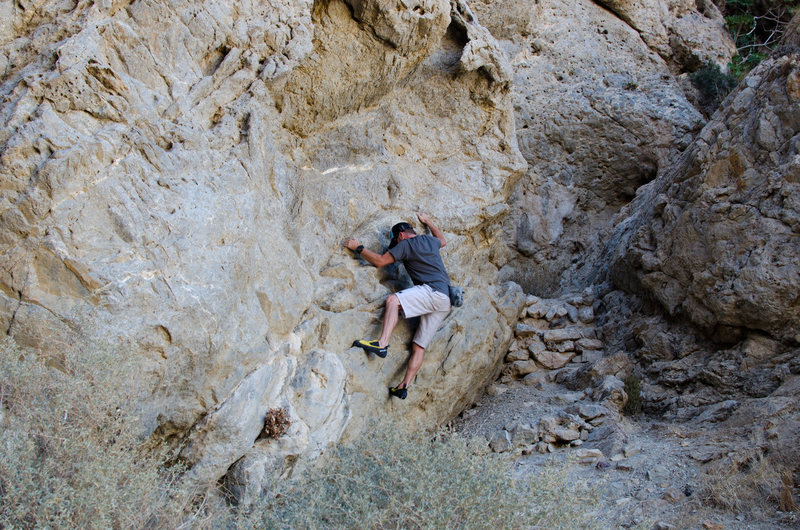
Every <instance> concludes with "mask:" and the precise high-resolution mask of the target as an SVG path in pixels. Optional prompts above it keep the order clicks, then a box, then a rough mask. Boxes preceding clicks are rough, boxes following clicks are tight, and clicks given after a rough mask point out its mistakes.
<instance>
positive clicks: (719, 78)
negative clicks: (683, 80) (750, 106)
mask: <svg viewBox="0 0 800 530" xmlns="http://www.w3.org/2000/svg"><path fill="white" fill-rule="evenodd" d="M689 79H690V80H691V82H692V84H693V85H694V86H695V88H696V89H697V91H698V93H699V95H700V109H701V110H702V111H703V112H704V113H705V114H706V115H707V116H708V115H711V114H712V113H713V112H714V110H716V108H717V107H719V104H720V103H722V100H724V99H725V96H727V95H728V94H729V93H730V91H731V90H733V89H734V88H736V85H737V83H738V81H737V79H736V78H735V77H734V76H733V75H730V74H724V73H723V72H722V71H721V70H720V68H719V66H717V65H716V64H714V63H707V64H706V65H705V67H703V68H701V69H700V70H698V71H696V72H693V73H691V74H689Z"/></svg>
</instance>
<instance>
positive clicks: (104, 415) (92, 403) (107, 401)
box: [0, 338, 191, 528]
mask: <svg viewBox="0 0 800 530" xmlns="http://www.w3.org/2000/svg"><path fill="white" fill-rule="evenodd" d="M0 354H1V355H2V369H0V444H2V451H3V458H2V459H1V460H0V528H17V527H25V528H28V527H50V528H75V527H81V528H141V527H143V526H148V525H151V526H158V527H162V526H173V527H174V526H177V524H176V522H179V521H181V520H182V518H183V512H184V509H185V508H186V506H187V504H188V503H189V500H190V499H191V496H190V495H189V494H188V492H185V491H183V490H182V489H181V488H180V485H179V483H178V481H177V476H178V475H177V471H179V470H176V469H173V470H168V469H165V468H164V467H163V466H162V465H161V462H162V461H163V459H164V457H165V452H164V451H163V450H159V449H158V448H146V447H144V444H143V442H142V440H141V439H140V437H139V436H138V435H137V431H136V425H137V422H136V418H135V416H134V414H133V411H132V410H131V409H132V403H133V400H132V396H131V393H130V390H128V389H130V388H133V386H134V385H131V384H130V378H131V374H132V373H135V372H132V371H130V370H126V367H125V363H120V361H119V359H118V358H117V357H116V356H114V355H113V354H111V353H109V351H108V350H103V349H98V350H95V351H91V352H85V351H73V352H65V353H64V354H63V356H62V357H61V358H60V359H50V360H47V361H46V360H44V359H42V358H40V357H39V356H38V355H37V354H35V353H34V352H32V351H26V350H23V349H21V348H19V347H17V346H16V345H15V344H14V343H13V341H12V340H11V339H9V338H5V339H3V341H2V343H0Z"/></svg>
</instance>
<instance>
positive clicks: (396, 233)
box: [344, 213, 450, 399]
mask: <svg viewBox="0 0 800 530" xmlns="http://www.w3.org/2000/svg"><path fill="white" fill-rule="evenodd" d="M417 217H418V218H419V220H420V222H422V223H423V224H424V225H426V226H427V227H428V229H429V230H430V231H431V234H433V235H432V236H430V235H427V234H422V235H417V233H416V232H415V231H414V228H413V227H412V226H411V225H410V224H408V223H397V224H396V225H394V226H393V227H392V241H391V243H389V250H388V251H387V252H385V253H384V254H378V253H376V252H372V251H371V250H368V249H365V248H364V245H362V244H360V243H359V242H358V240H357V239H354V238H351V239H348V240H347V241H345V242H344V246H345V247H347V248H349V249H350V250H352V251H354V252H355V253H356V254H360V255H361V256H362V257H363V258H364V259H366V260H367V261H368V262H370V263H371V264H372V265H374V266H376V267H383V266H385V265H389V264H391V263H394V262H396V261H397V262H402V263H403V265H404V266H405V268H406V271H407V272H408V275H409V276H411V280H412V281H413V282H414V287H409V288H408V289H403V290H402V291H400V292H398V293H395V294H392V295H389V297H388V298H386V313H385V314H384V316H383V328H382V330H381V336H380V338H378V339H377V340H357V341H355V342H354V343H353V346H358V347H360V348H363V349H364V350H365V351H367V352H370V353H374V354H375V355H377V356H378V357H386V354H387V352H388V348H389V338H390V337H391V335H392V331H393V330H394V327H395V325H397V321H398V316H399V313H400V310H402V311H403V315H404V316H405V318H413V317H416V316H418V317H420V322H419V327H418V328H417V331H416V333H415V334H414V339H413V343H412V345H411V357H410V358H409V360H408V367H407V368H406V376H405V377H404V378H403V380H402V381H401V382H400V384H398V385H397V386H395V387H391V388H389V394H391V395H392V396H395V397H398V398H400V399H405V398H406V395H407V394H408V385H409V384H410V383H411V381H412V380H413V379H414V376H416V375H417V372H418V371H419V368H420V366H422V359H423V357H424V356H425V348H427V347H428V344H429V343H430V341H431V339H433V335H434V334H435V333H436V329H437V328H438V327H439V324H441V323H442V321H443V320H444V318H445V317H446V316H447V315H448V313H450V296H449V294H448V292H449V286H450V277H449V276H448V275H447V271H446V270H445V268H444V263H443V262H442V257H441V255H440V254H439V249H440V248H442V247H443V246H445V244H446V242H445V240H444V234H442V231H441V230H439V229H438V228H437V227H436V225H434V224H433V221H431V218H430V216H428V215H427V214H424V213H417Z"/></svg>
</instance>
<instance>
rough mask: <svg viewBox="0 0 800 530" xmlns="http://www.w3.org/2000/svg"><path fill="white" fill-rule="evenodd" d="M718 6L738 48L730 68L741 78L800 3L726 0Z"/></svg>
mask: <svg viewBox="0 0 800 530" xmlns="http://www.w3.org/2000/svg"><path fill="white" fill-rule="evenodd" d="M721 7H722V10H723V13H724V14H725V24H726V26H727V28H728V31H729V32H730V34H731V36H732V37H733V40H734V42H735V43H736V50H737V55H736V56H735V57H734V58H733V61H732V62H731V63H730V64H729V71H730V73H731V74H732V75H734V76H736V77H737V78H738V79H742V78H743V77H744V76H745V75H747V73H748V72H749V71H750V70H752V69H753V68H754V67H755V66H757V65H758V63H759V62H761V60H762V59H764V57H766V56H767V54H769V52H770V51H771V50H772V48H773V47H774V46H775V45H776V44H777V43H778V41H779V40H780V38H781V36H782V35H783V32H784V30H785V28H786V25H787V24H788V23H789V20H790V19H791V18H792V16H793V15H794V14H795V12H796V11H797V9H798V7H800V2H798V0H768V1H766V2H763V1H759V2H756V1H755V0H726V1H725V3H724V5H723V6H721Z"/></svg>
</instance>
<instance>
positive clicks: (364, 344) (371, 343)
mask: <svg viewBox="0 0 800 530" xmlns="http://www.w3.org/2000/svg"><path fill="white" fill-rule="evenodd" d="M353 346H357V347H359V348H361V349H363V350H364V351H365V352H369V353H374V354H375V355H377V356H378V357H386V354H387V353H388V351H389V347H388V346H387V347H385V348H381V347H380V346H379V345H378V341H377V340H357V341H355V342H354V343H353Z"/></svg>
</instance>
